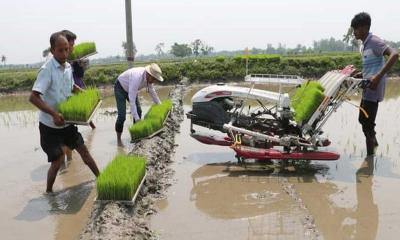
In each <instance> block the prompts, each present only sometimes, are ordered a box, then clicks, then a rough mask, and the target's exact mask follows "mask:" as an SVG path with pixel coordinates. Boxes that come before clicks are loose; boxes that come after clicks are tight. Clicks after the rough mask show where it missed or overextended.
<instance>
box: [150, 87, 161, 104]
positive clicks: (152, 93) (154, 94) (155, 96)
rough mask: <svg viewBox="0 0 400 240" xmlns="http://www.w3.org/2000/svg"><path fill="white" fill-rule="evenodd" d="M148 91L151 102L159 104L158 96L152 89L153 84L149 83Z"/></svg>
mask: <svg viewBox="0 0 400 240" xmlns="http://www.w3.org/2000/svg"><path fill="white" fill-rule="evenodd" d="M149 93H150V95H151V98H152V99H153V102H154V103H155V104H160V103H161V101H160V98H159V97H158V95H157V92H156V90H155V89H154V85H153V84H149Z"/></svg>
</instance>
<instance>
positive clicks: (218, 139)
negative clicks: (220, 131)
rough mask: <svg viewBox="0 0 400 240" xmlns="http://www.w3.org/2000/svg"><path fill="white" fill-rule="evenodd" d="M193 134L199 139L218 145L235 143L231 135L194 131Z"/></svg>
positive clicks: (205, 142)
mask: <svg viewBox="0 0 400 240" xmlns="http://www.w3.org/2000/svg"><path fill="white" fill-rule="evenodd" d="M190 136H192V137H193V138H194V139H196V140H197V141H199V142H201V143H204V144H209V145H218V146H231V145H232V144H233V142H232V139H231V138H230V137H214V136H206V135H201V134H195V133H192V134H191V135H190Z"/></svg>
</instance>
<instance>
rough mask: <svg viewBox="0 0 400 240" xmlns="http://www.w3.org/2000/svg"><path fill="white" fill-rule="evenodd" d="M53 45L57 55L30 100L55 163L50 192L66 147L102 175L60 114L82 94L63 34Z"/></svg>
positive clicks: (44, 145) (53, 39)
mask: <svg viewBox="0 0 400 240" xmlns="http://www.w3.org/2000/svg"><path fill="white" fill-rule="evenodd" d="M50 45H51V47H50V49H51V53H52V54H53V56H52V57H50V58H49V60H48V61H46V62H45V63H44V64H43V66H42V67H41V68H40V70H39V73H38V76H37V78H36V81H35V83H34V85H33V88H32V93H31V95H30V97H29V101H30V102H31V103H32V104H33V105H35V106H36V107H37V108H39V109H40V113H39V131H40V146H41V147H42V149H43V151H44V152H45V153H46V154H47V159H48V162H50V163H51V165H50V168H49V170H48V172H47V188H46V192H52V191H53V184H54V181H55V180H56V176H57V172H58V170H59V169H60V167H61V164H62V163H63V160H64V151H63V147H64V146H67V147H69V148H70V149H76V151H77V152H78V153H79V154H80V156H81V157H82V160H83V161H84V162H85V164H86V165H88V166H89V168H90V169H91V170H92V172H93V174H94V175H95V176H98V175H99V174H100V173H99V169H98V168H97V165H96V162H95V161H94V159H93V158H92V156H91V155H90V153H89V151H88V149H87V147H86V145H85V144H84V141H83V138H82V135H81V134H80V133H79V132H78V128H77V127H76V126H75V125H69V124H65V122H64V118H63V116H62V115H61V114H60V113H59V112H58V105H59V104H60V103H61V102H63V101H65V100H66V99H67V98H68V97H69V96H71V94H72V92H75V91H78V88H77V87H76V86H75V85H74V81H73V79H72V70H71V65H69V63H68V62H66V60H67V57H68V54H69V44H68V41H67V39H66V38H65V36H64V35H63V33H61V32H56V33H53V34H52V35H51V37H50Z"/></svg>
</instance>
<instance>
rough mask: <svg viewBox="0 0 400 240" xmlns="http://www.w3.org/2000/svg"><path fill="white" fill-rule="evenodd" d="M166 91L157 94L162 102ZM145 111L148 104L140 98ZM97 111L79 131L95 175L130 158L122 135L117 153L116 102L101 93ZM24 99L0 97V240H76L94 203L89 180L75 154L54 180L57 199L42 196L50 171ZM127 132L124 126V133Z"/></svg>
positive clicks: (108, 92) (126, 136)
mask: <svg viewBox="0 0 400 240" xmlns="http://www.w3.org/2000/svg"><path fill="white" fill-rule="evenodd" d="M169 90H170V88H169V87H164V88H161V89H159V91H158V92H159V95H160V98H162V99H165V98H166V97H167V94H168V92H169ZM141 95H142V96H143V97H144V98H142V99H141V100H142V105H143V108H144V110H147V108H148V106H149V104H151V100H150V99H149V98H148V97H147V94H145V93H142V94H141ZM103 96H105V98H104V101H103V105H102V108H101V109H100V110H99V112H98V114H96V116H95V118H94V123H95V124H96V127H97V128H96V129H95V130H91V129H90V128H89V127H86V126H80V127H79V130H80V132H81V133H82V135H83V138H84V139H85V142H86V144H87V146H88V148H89V150H90V152H91V153H92V155H93V157H94V159H95V160H96V161H97V164H98V166H99V168H100V169H102V168H104V167H105V166H106V164H107V163H108V162H109V161H110V160H111V159H112V158H113V156H114V155H115V154H116V153H117V152H129V151H130V144H129V133H127V131H124V134H123V140H124V142H125V146H126V147H125V148H118V147H117V144H116V138H115V133H114V122H115V119H116V115H115V111H116V109H115V100H114V98H113V96H112V89H105V90H104V92H103ZM27 99H28V96H27V95H26V94H19V95H15V96H12V95H10V96H2V97H0V146H1V151H0V182H1V184H0V198H1V199H2V200H1V204H0V232H1V237H0V238H1V239H76V238H78V237H79V233H80V231H81V229H82V228H83V226H84V225H85V224H86V222H87V219H88V216H89V214H90V211H91V208H92V204H93V200H94V198H95V191H94V190H93V189H94V184H95V182H94V177H93V175H92V173H91V172H90V170H89V169H88V168H87V167H86V166H85V165H84V164H83V162H82V161H81V159H80V157H79V155H78V154H77V153H76V152H74V153H73V160H72V161H70V162H68V164H67V167H66V168H64V169H63V170H62V171H61V172H60V174H59V176H58V177H57V179H56V182H55V185H54V188H55V191H56V194H55V195H54V196H49V195H45V194H44V190H45V187H46V174H47V170H48V167H49V164H48V163H47V160H46V156H45V154H44V153H43V151H42V149H41V147H40V143H39V129H38V121H37V112H36V110H35V108H34V107H32V106H31V104H29V103H28V102H27ZM128 126H129V121H126V126H125V129H127V127H128Z"/></svg>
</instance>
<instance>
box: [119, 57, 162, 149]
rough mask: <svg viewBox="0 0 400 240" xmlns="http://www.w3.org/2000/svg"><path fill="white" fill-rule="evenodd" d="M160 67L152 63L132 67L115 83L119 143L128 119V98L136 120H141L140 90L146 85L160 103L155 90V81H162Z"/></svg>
mask: <svg viewBox="0 0 400 240" xmlns="http://www.w3.org/2000/svg"><path fill="white" fill-rule="evenodd" d="M161 74H162V72H161V69H160V67H159V66H158V65H157V64H155V63H152V64H150V65H147V66H146V67H136V68H131V69H128V70H126V71H125V72H123V73H122V74H121V75H119V76H118V78H117V81H116V83H115V85H114V94H115V100H116V102H117V110H118V117H117V121H116V122H115V131H116V132H117V140H118V143H119V144H120V143H121V135H122V131H123V128H124V122H125V119H126V100H128V101H129V102H130V104H131V113H132V118H133V121H134V122H137V121H140V118H141V117H142V116H141V115H142V109H141V108H140V103H139V98H138V92H139V90H140V89H142V88H144V87H146V88H147V92H148V93H150V95H151V97H152V98H153V101H154V103H156V104H160V103H161V101H160V99H159V98H158V96H157V93H156V91H155V90H154V86H153V83H154V82H156V81H158V82H162V81H164V79H163V78H162V76H161Z"/></svg>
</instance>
